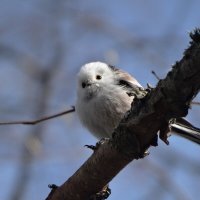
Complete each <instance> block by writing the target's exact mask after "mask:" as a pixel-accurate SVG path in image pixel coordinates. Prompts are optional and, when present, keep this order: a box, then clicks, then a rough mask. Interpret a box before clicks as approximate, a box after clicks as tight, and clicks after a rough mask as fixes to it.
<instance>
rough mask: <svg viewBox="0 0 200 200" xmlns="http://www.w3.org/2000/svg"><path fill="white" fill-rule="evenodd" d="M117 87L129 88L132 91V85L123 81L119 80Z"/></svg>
mask: <svg viewBox="0 0 200 200" xmlns="http://www.w3.org/2000/svg"><path fill="white" fill-rule="evenodd" d="M117 85H120V86H123V87H126V88H129V89H133V85H132V84H131V83H130V82H128V81H125V80H119V82H118V84H117Z"/></svg>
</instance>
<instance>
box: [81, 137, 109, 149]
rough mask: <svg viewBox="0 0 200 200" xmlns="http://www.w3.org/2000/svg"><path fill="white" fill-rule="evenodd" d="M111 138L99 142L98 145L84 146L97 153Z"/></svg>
mask: <svg viewBox="0 0 200 200" xmlns="http://www.w3.org/2000/svg"><path fill="white" fill-rule="evenodd" d="M109 140H110V139H109V138H102V139H101V140H99V141H98V142H97V143H96V145H95V146H94V145H87V144H86V145H84V147H87V148H89V149H92V150H93V151H96V150H97V149H98V148H99V147H100V146H101V145H102V144H103V143H105V142H107V141H109Z"/></svg>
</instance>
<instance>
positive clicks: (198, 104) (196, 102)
mask: <svg viewBox="0 0 200 200" xmlns="http://www.w3.org/2000/svg"><path fill="white" fill-rule="evenodd" d="M191 104H192V105H197V106H200V102H198V101H192V102H191Z"/></svg>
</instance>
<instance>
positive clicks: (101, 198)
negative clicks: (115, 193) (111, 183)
mask: <svg viewBox="0 0 200 200" xmlns="http://www.w3.org/2000/svg"><path fill="white" fill-rule="evenodd" d="M110 194H111V189H110V188H109V187H108V185H106V186H105V187H104V188H103V189H102V190H101V191H100V192H98V193H96V194H95V195H92V196H91V197H90V198H89V200H105V199H107V198H108V197H109V196H110Z"/></svg>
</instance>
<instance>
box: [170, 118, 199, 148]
mask: <svg viewBox="0 0 200 200" xmlns="http://www.w3.org/2000/svg"><path fill="white" fill-rule="evenodd" d="M170 128H171V131H173V132H174V133H175V134H177V135H179V136H181V137H184V138H187V139H188V140H191V141H193V142H195V143H197V144H199V145H200V129H199V128H197V127H195V126H193V125H192V124H191V123H189V122H188V121H186V120H185V119H183V118H179V119H176V120H174V121H173V122H172V123H171V124H170Z"/></svg>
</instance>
